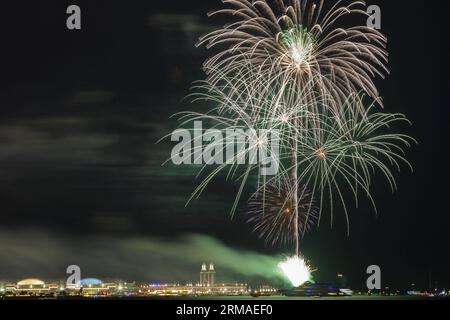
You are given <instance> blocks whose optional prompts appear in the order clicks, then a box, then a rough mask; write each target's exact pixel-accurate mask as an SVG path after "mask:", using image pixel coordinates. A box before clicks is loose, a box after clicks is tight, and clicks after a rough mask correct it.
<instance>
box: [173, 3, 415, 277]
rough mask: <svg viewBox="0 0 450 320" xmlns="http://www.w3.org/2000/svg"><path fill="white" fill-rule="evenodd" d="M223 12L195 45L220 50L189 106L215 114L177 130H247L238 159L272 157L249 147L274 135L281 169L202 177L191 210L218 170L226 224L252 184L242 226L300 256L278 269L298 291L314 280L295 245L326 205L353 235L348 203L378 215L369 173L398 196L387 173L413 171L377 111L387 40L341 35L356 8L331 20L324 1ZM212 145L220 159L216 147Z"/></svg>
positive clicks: (391, 118) (233, 6)
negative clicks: (229, 185)
mask: <svg viewBox="0 0 450 320" xmlns="http://www.w3.org/2000/svg"><path fill="white" fill-rule="evenodd" d="M345 2H347V3H348V4H347V5H342V3H345ZM223 3H224V4H225V5H227V6H228V7H227V8H225V9H221V10H218V11H216V12H213V13H211V14H209V15H210V16H212V15H216V14H224V15H226V16H227V17H229V18H230V19H232V20H233V22H231V23H228V24H227V25H226V26H224V27H223V28H220V29H218V30H216V31H213V32H211V33H209V34H207V35H205V36H204V37H202V38H201V39H200V41H199V43H198V44H199V45H206V46H207V48H215V49H217V50H218V52H216V53H215V54H214V55H213V56H212V57H211V58H210V59H208V60H207V61H206V62H205V64H204V70H205V72H206V74H207V76H208V77H207V80H206V81H203V82H198V83H197V84H196V85H195V87H194V93H193V94H192V95H191V97H192V98H193V101H202V102H207V103H212V104H214V105H215V107H214V108H211V109H210V110H209V111H208V112H207V113H203V114H202V113H195V112H185V113H181V114H179V117H180V121H181V125H186V124H188V123H192V122H195V121H206V122H207V123H210V124H211V125H212V128H216V129H222V130H226V129H238V130H241V131H245V132H248V134H249V137H248V139H246V140H248V141H249V142H250V143H249V144H248V146H247V150H246V151H245V152H248V151H249V150H250V151H252V150H258V151H264V152H265V154H268V155H269V157H272V156H275V155H273V154H271V153H270V152H271V149H270V147H269V144H268V143H267V142H266V141H265V139H263V140H259V139H253V137H252V133H253V132H258V130H261V129H264V130H266V132H268V133H269V134H270V133H273V132H275V131H276V132H277V134H278V135H279V138H280V139H279V140H280V153H279V154H278V155H276V156H278V160H279V167H280V170H279V171H278V173H277V174H276V175H274V176H273V177H270V178H268V177H266V176H264V175H262V174H261V165H260V164H247V165H244V166H243V165H242V163H239V161H231V162H227V163H224V164H222V165H219V166H217V167H216V168H215V169H214V170H212V171H211V172H210V173H209V174H207V176H206V178H205V179H204V180H203V181H202V182H201V183H200V185H199V186H198V188H197V189H196V190H195V191H194V192H193V194H192V196H191V198H190V200H191V199H193V198H197V197H199V196H200V194H201V193H202V192H203V191H204V190H205V188H206V187H207V185H208V184H209V183H210V182H211V181H212V180H213V179H214V177H216V176H217V175H218V174H219V173H221V172H222V171H225V172H226V175H227V178H230V179H232V180H234V181H238V182H239V188H238V191H237V195H236V198H235V201H234V204H233V207H232V209H231V213H232V215H233V214H234V213H235V211H236V209H237V206H238V203H239V200H240V198H241V196H242V194H243V190H244V186H245V185H246V184H247V182H248V181H250V180H253V179H251V178H252V177H254V176H256V177H257V179H254V180H256V181H257V182H256V190H257V191H256V192H255V193H254V194H253V196H252V197H251V198H250V200H249V213H248V214H249V222H251V223H253V224H254V230H255V231H256V232H259V234H260V238H263V239H265V241H266V242H267V243H270V244H271V245H275V244H286V243H289V242H292V240H293V241H294V242H295V246H296V256H294V257H292V258H290V259H288V260H287V261H285V262H283V263H281V264H280V268H281V269H282V270H283V272H284V274H285V275H286V276H287V277H288V278H289V279H290V280H291V282H292V283H293V285H295V286H298V285H301V284H302V283H304V282H305V281H307V279H308V278H309V276H310V269H309V267H308V265H307V263H306V262H305V261H304V260H303V259H302V258H301V255H300V239H301V237H302V236H303V235H304V234H305V232H307V231H308V230H309V229H310V228H311V227H312V226H313V225H314V224H315V223H316V222H317V224H319V223H320V218H321V216H322V213H323V208H324V206H325V202H327V203H328V204H329V206H330V211H331V224H332V225H333V211H334V209H333V208H334V205H335V204H336V203H338V204H340V205H341V207H342V208H343V209H344V212H345V215H346V219H347V228H348V230H350V222H349V218H348V210H347V206H348V202H349V201H348V200H349V199H350V200H353V201H354V202H355V204H356V206H358V202H359V198H360V196H361V195H364V196H366V197H367V198H369V200H370V201H371V203H372V204H373V206H374V208H375V210H376V207H375V202H374V200H373V197H372V195H371V185H372V183H371V181H372V177H373V175H374V174H376V173H381V175H383V176H384V177H385V178H386V180H387V181H388V184H389V185H390V187H391V188H392V190H395V189H396V182H395V177H394V174H393V172H392V169H393V168H394V169H397V170H400V167H401V164H402V163H403V164H406V165H407V166H409V167H411V165H410V164H409V162H408V161H407V160H406V159H405V157H404V154H405V150H406V148H408V147H410V146H411V144H412V143H414V142H415V140H414V139H412V138H411V137H409V136H407V135H404V134H399V133H396V132H391V130H392V129H391V127H392V126H393V125H394V124H397V123H402V122H405V123H408V120H407V119H406V117H405V116H404V115H401V114H389V113H380V112H377V111H376V105H381V104H382V103H381V98H380V97H379V94H378V90H377V88H376V86H375V84H374V82H373V81H374V78H375V77H376V76H379V77H382V78H383V77H384V74H387V73H388V70H387V69H386V67H385V64H386V63H387V61H388V59H387V57H388V54H387V52H386V50H385V47H386V41H387V39H386V38H385V37H384V36H383V35H382V34H381V33H380V32H378V31H377V30H375V29H372V28H368V27H367V26H365V25H356V26H352V27H342V25H345V24H346V23H345V22H344V21H343V20H344V18H346V17H349V16H353V15H356V16H367V13H366V12H365V10H364V9H365V3H364V2H363V1H344V2H343V1H337V2H336V4H335V5H334V6H332V7H331V8H330V9H329V10H325V9H324V1H323V0H319V1H311V0H273V1H268V0H259V1H250V0H223ZM338 24H340V26H338ZM367 103H368V104H367ZM191 142H192V143H193V144H194V145H195V143H194V141H191ZM208 144H209V147H210V148H211V149H214V150H218V151H219V152H224V151H225V150H224V149H223V148H224V147H222V149H220V148H221V146H220V145H215V142H214V141H210V142H208ZM248 149H249V150H248ZM241 156H242V155H240V154H237V155H236V159H238V158H239V157H241ZM208 167H210V166H209V165H208V164H205V165H204V166H203V167H202V168H201V170H200V173H199V175H201V174H202V173H204V172H205V171H207V169H208ZM314 199H315V200H314ZM190 200H189V201H190Z"/></svg>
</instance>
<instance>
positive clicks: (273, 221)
mask: <svg viewBox="0 0 450 320" xmlns="http://www.w3.org/2000/svg"><path fill="white" fill-rule="evenodd" d="M277 180H278V179H277ZM295 189H296V190H297V192H298V197H297V201H298V202H297V205H296V204H295V202H294V197H293V194H292V193H293V192H294V190H295ZM296 206H297V208H298V214H299V218H298V219H296V217H295V207H296ZM247 214H248V216H249V219H248V222H249V223H251V224H253V225H254V229H253V230H254V232H256V233H258V234H259V237H260V238H264V239H265V241H266V243H268V244H270V245H272V246H275V245H276V244H279V245H284V244H288V243H294V242H295V241H296V240H297V238H296V234H297V233H299V234H300V235H301V236H303V235H304V234H305V233H306V232H308V231H309V230H310V229H311V228H313V227H314V225H315V223H316V222H317V219H318V209H317V207H316V206H315V201H314V198H313V195H312V194H311V192H310V191H308V190H307V189H306V188H305V187H300V188H293V187H292V185H291V184H290V180H287V179H282V181H276V180H273V181H271V182H269V183H267V184H265V185H264V186H263V187H262V188H260V189H258V191H257V192H256V194H255V195H254V196H252V197H251V198H250V200H249V203H248V211H247Z"/></svg>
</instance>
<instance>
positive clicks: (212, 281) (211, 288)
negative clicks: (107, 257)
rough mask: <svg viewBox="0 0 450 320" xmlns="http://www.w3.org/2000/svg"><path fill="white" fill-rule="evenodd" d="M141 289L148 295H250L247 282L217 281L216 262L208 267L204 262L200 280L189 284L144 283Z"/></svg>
mask: <svg viewBox="0 0 450 320" xmlns="http://www.w3.org/2000/svg"><path fill="white" fill-rule="evenodd" d="M141 291H142V292H143V294H144V295H148V296H205V295H216V296H238V295H248V294H249V290H248V287H247V284H245V283H217V281H216V271H215V268H214V264H213V263H211V264H209V267H208V268H207V266H206V264H205V263H203V264H202V267H201V269H200V282H199V283H197V284H187V285H179V284H175V285H169V284H154V285H143V286H141Z"/></svg>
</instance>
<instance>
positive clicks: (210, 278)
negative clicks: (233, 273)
mask: <svg viewBox="0 0 450 320" xmlns="http://www.w3.org/2000/svg"><path fill="white" fill-rule="evenodd" d="M215 278H216V271H215V270H214V264H213V263H210V264H209V270H208V285H209V286H210V287H212V286H214V283H215Z"/></svg>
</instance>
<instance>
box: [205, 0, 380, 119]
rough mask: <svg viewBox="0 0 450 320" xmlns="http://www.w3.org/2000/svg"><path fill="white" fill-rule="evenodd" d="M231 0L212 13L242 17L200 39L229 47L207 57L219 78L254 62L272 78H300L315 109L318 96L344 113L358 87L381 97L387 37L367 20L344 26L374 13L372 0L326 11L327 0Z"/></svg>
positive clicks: (299, 84) (210, 45)
mask: <svg viewBox="0 0 450 320" xmlns="http://www.w3.org/2000/svg"><path fill="white" fill-rule="evenodd" d="M223 2H224V3H225V4H226V5H227V6H228V7H227V8H224V9H221V10H218V11H215V12H212V13H210V14H209V16H213V15H225V16H226V17H228V18H229V19H230V20H231V21H234V22H232V23H229V24H227V25H225V26H224V27H223V28H220V29H218V30H215V31H213V32H211V33H209V34H207V35H205V36H203V37H202V38H200V41H199V43H198V45H206V46H207V48H215V47H218V48H221V49H220V50H218V52H217V53H216V54H215V55H213V56H212V57H211V58H210V59H209V60H207V61H206V62H205V64H204V69H205V72H206V73H207V75H208V76H209V80H210V81H211V82H212V83H217V82H219V81H220V80H221V79H222V77H223V75H226V76H229V75H230V74H234V73H236V72H238V71H239V70H240V69H241V68H242V67H243V66H244V65H246V64H249V63H250V64H252V65H255V66H258V68H259V74H260V75H261V78H264V79H265V81H268V82H269V83H272V82H278V81H281V82H284V81H286V80H293V81H295V83H296V87H297V88H300V90H302V91H307V92H308V94H307V95H305V94H302V95H299V97H300V98H301V99H302V101H303V102H304V103H305V104H307V105H308V106H309V107H310V108H311V109H312V110H315V108H317V106H318V103H317V101H316V99H317V98H320V99H325V100H327V101H326V106H327V107H329V108H330V109H331V110H333V111H334V112H336V114H338V111H339V109H340V107H341V106H342V105H343V104H344V102H345V101H346V99H347V98H348V96H350V95H352V94H354V93H357V92H360V91H363V92H365V93H367V94H368V95H369V96H370V97H372V98H374V99H376V98H378V96H379V95H378V90H377V88H376V86H375V84H374V82H373V78H374V77H375V76H377V75H378V76H380V77H382V78H384V75H385V74H387V73H389V72H388V70H387V68H386V66H385V64H386V63H387V61H388V54H387V52H386V50H385V47H386V42H387V39H386V37H385V36H383V35H382V34H381V33H380V32H378V31H377V30H375V29H372V28H369V27H367V26H366V25H357V26H352V27H348V28H343V27H342V25H345V22H344V21H343V20H345V18H348V17H350V16H353V15H363V16H367V13H366V12H365V2H364V1H347V3H348V4H347V5H341V3H342V1H338V2H337V3H336V4H335V5H334V6H332V7H331V8H330V9H329V10H324V0H319V1H312V0H274V1H268V0H260V1H249V0H225V1H223ZM338 24H340V25H338ZM254 81H255V83H258V82H260V81H261V79H255V80H254ZM360 111H361V112H362V111H363V110H360Z"/></svg>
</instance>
